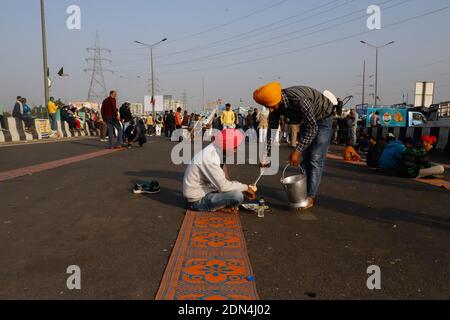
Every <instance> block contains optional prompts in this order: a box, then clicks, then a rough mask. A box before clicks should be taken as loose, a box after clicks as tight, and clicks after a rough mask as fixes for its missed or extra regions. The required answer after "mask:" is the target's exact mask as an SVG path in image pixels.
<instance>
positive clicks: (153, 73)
mask: <svg viewBox="0 0 450 320" xmlns="http://www.w3.org/2000/svg"><path fill="white" fill-rule="evenodd" d="M150 65H151V72H152V108H153V109H152V111H153V119H156V110H155V69H154V65H153V47H152V48H150Z"/></svg>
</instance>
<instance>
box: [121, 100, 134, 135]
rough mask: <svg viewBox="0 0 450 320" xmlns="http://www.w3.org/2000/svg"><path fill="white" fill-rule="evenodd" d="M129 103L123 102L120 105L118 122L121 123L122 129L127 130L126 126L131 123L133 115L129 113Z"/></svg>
mask: <svg viewBox="0 0 450 320" xmlns="http://www.w3.org/2000/svg"><path fill="white" fill-rule="evenodd" d="M130 107H131V104H130V103H129V102H125V103H124V104H123V105H122V106H121V107H120V122H122V124H123V131H124V132H125V131H127V128H128V126H130V125H131V122H132V121H133V115H132V114H131V109H130Z"/></svg>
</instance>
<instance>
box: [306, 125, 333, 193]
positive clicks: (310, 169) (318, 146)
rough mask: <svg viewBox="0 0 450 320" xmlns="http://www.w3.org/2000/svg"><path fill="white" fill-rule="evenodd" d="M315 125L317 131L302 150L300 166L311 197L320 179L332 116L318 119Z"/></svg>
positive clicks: (316, 191) (329, 139)
mask: <svg viewBox="0 0 450 320" xmlns="http://www.w3.org/2000/svg"><path fill="white" fill-rule="evenodd" d="M317 125H318V126H319V133H318V134H317V137H316V139H315V140H314V141H313V143H312V144H311V145H310V146H309V148H308V149H306V150H305V152H303V163H302V167H303V169H304V170H305V172H306V175H307V177H308V196H309V197H312V198H315V197H316V196H317V193H318V191H319V187H320V182H321V180H322V175H323V169H324V167H325V160H326V158H327V154H328V149H329V147H330V143H331V136H332V133H333V117H328V118H326V119H322V120H319V121H318V122H317ZM304 130H305V128H303V127H302V132H304Z"/></svg>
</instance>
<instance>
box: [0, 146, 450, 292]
mask: <svg viewBox="0 0 450 320" xmlns="http://www.w3.org/2000/svg"><path fill="white" fill-rule="evenodd" d="M173 146H174V144H173V143H171V142H168V141H166V140H161V139H156V140H153V141H151V143H149V144H148V145H146V147H145V148H144V149H132V150H127V151H123V152H119V153H115V154H111V155H108V156H104V157H101V158H96V159H92V160H88V161H85V162H80V163H76V164H72V165H69V166H66V167H62V168H57V169H54V170H50V171H46V172H42V173H39V174H36V175H33V176H27V177H22V178H18V179H15V180H11V181H7V182H3V183H0V204H1V208H2V209H1V210H0V261H1V264H0V298H1V299H153V298H154V297H155V295H156V291H157V289H158V286H159V283H160V281H161V278H162V275H163V272H164V269H165V267H166V265H167V262H168V259H169V256H170V253H171V249H172V246H173V244H174V243H175V241H176V238H177V234H178V230H179V228H180V226H181V223H182V220H183V216H184V207H185V202H184V199H183V197H182V193H181V185H182V182H181V180H182V176H183V172H184V170H185V167H184V166H175V165H173V164H172V163H171V161H170V153H171V149H172V147H173ZM104 147H105V146H104V144H101V143H100V142H98V141H96V140H82V141H71V142H61V143H57V144H54V143H51V144H39V145H25V146H15V147H7V148H0V172H1V171H6V170H12V169H17V168H21V167H24V166H28V165H32V164H39V163H42V162H46V161H52V160H58V159H62V158H66V157H71V156H74V155H79V154H84V153H90V152H94V151H98V150H101V149H102V148H104ZM288 152H289V150H288V149H287V148H286V149H283V150H282V157H284V158H287V155H288ZM230 173H231V176H232V177H235V178H236V177H237V178H238V179H239V180H241V181H242V182H247V183H249V182H252V181H254V179H255V177H256V176H257V174H258V168H256V167H253V166H239V167H231V168H230ZM151 179H157V180H159V181H160V183H161V186H162V192H161V194H159V195H156V196H135V195H133V194H132V193H131V192H130V191H131V187H132V185H133V184H134V183H135V182H137V181H140V180H151ZM259 188H260V194H261V195H263V196H265V197H266V201H267V202H268V204H269V205H270V206H271V207H272V213H270V214H268V215H267V216H266V218H265V219H258V218H257V217H256V216H255V215H253V214H249V213H246V212H242V213H241V216H242V222H243V226H244V232H245V235H246V240H247V244H248V249H249V255H250V259H251V263H252V267H253V269H254V273H255V278H256V284H257V287H258V291H259V293H260V296H261V298H262V299H311V296H315V299H424V298H432V299H449V298H450V281H449V279H450V275H449V273H450V250H449V248H450V210H449V207H450V197H449V193H448V191H444V190H440V189H437V188H434V187H431V186H428V185H422V184H419V183H417V182H414V181H409V180H403V179H398V178H393V177H387V176H382V175H378V174H376V173H373V172H371V171H368V170H366V169H365V168H361V167H355V166H350V165H347V164H344V163H340V162H336V161H328V163H327V169H326V173H325V177H324V180H323V184H322V188H321V195H320V198H319V199H318V203H317V207H316V208H315V209H314V210H313V211H312V215H308V216H302V215H299V214H295V213H293V212H291V211H290V210H289V208H288V207H287V199H286V196H285V194H284V192H283V191H282V188H281V185H280V177H279V176H274V177H266V178H264V179H263V180H261V183H260V185H259ZM70 265H78V266H80V267H81V270H82V290H81V291H69V290H67V288H66V280H67V277H68V275H67V274H66V269H67V267H68V266H70ZM370 265H378V266H379V267H380V268H381V271H382V290H380V291H369V290H368V289H367V287H366V281H367V278H368V275H367V273H366V270H367V268H368V267H369V266H370Z"/></svg>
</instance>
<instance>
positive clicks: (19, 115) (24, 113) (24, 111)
mask: <svg viewBox="0 0 450 320" xmlns="http://www.w3.org/2000/svg"><path fill="white" fill-rule="evenodd" d="M12 116H13V117H14V118H16V119H18V120H19V121H21V122H23V124H24V127H25V132H28V133H30V132H31V131H32V130H33V128H34V123H33V117H32V115H31V108H30V106H29V105H28V103H27V98H24V97H21V96H18V97H17V99H16V103H15V104H14V108H13V112H12Z"/></svg>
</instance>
